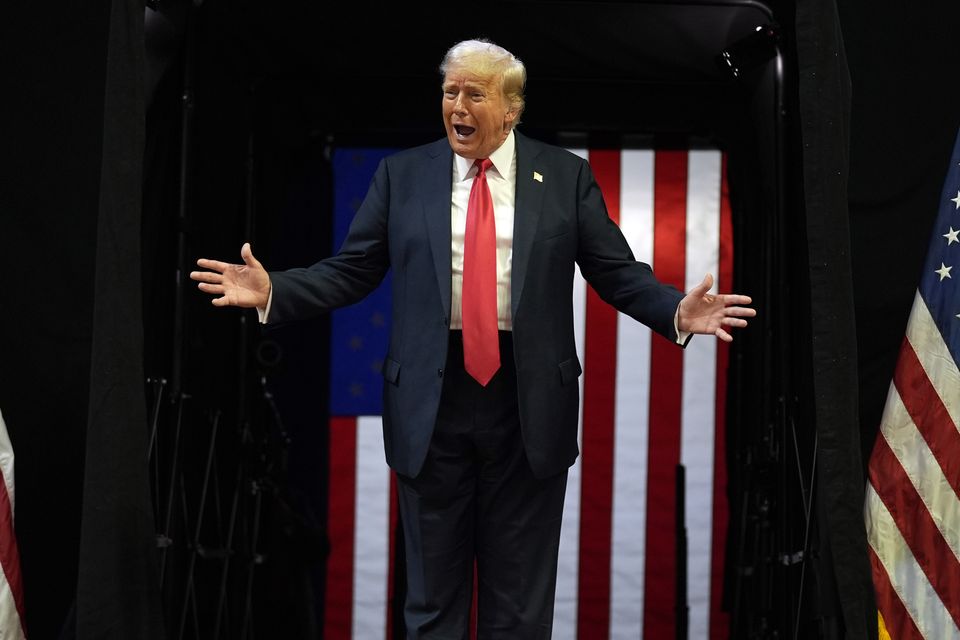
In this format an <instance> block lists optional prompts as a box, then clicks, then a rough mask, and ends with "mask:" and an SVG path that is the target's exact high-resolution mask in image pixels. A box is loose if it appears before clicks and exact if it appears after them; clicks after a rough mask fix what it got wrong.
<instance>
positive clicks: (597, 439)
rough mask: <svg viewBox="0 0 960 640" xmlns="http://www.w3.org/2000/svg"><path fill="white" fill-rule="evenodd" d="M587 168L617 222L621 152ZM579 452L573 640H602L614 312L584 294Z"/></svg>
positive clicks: (606, 605) (601, 155)
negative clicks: (591, 170)
mask: <svg viewBox="0 0 960 640" xmlns="http://www.w3.org/2000/svg"><path fill="white" fill-rule="evenodd" d="M590 166H591V167H592V169H593V173H594V175H595V176H596V179H597V183H598V184H599V185H600V190H601V192H602V193H603V196H604V201H605V202H606V204H607V212H608V213H609V214H610V218H611V219H612V220H613V221H614V222H616V223H618V224H619V222H620V151H619V150H614V151H610V150H604V151H595V150H591V151H590ZM584 334H585V335H584V372H585V375H584V378H583V452H582V455H581V468H582V473H581V477H582V478H583V481H582V484H581V489H580V491H581V494H580V563H579V567H580V568H579V575H580V582H579V588H578V590H577V636H578V637H579V638H583V639H584V640H589V639H592V638H606V637H607V635H608V633H609V628H610V540H611V527H612V524H611V511H612V507H613V437H614V435H613V434H614V415H613V414H614V390H615V389H616V379H615V378H616V371H617V312H616V310H614V308H613V307H611V306H609V305H608V304H607V303H605V302H603V301H602V300H601V299H600V296H598V295H597V293H596V291H594V290H593V289H592V288H590V289H588V291H587V309H586V330H585V332H584Z"/></svg>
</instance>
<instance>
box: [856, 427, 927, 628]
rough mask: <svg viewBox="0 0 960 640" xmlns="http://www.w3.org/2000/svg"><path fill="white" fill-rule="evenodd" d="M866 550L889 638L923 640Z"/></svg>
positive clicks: (877, 561)
mask: <svg viewBox="0 0 960 640" xmlns="http://www.w3.org/2000/svg"><path fill="white" fill-rule="evenodd" d="M880 439H881V440H882V439H883V438H882V437H881V438H880ZM867 548H868V549H869V550H870V565H871V566H872V567H873V587H874V590H875V591H876V593H877V609H879V610H880V614H881V615H882V616H883V624H884V626H886V628H887V632H888V633H889V634H890V637H891V638H896V640H923V634H922V633H920V630H919V629H917V625H916V623H915V622H914V621H913V618H911V617H910V614H909V613H908V612H907V609H906V608H905V607H904V606H903V602H902V601H901V600H900V596H898V595H897V592H896V590H895V589H894V588H893V584H891V582H890V576H889V575H887V570H886V568H885V567H884V566H883V563H882V562H880V558H878V557H877V552H876V551H874V550H873V547H870V546H868V547H867ZM878 624H879V623H878Z"/></svg>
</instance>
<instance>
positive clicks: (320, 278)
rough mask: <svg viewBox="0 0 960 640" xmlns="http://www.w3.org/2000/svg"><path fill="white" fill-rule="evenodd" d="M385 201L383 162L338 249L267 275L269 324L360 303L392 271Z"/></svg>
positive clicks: (387, 182)
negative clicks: (306, 263)
mask: <svg viewBox="0 0 960 640" xmlns="http://www.w3.org/2000/svg"><path fill="white" fill-rule="evenodd" d="M389 202H390V180H389V172H388V170H387V162H386V160H381V161H380V165H379V166H378V167H377V171H376V173H375V174H374V177H373V180H372V182H371V183H370V189H369V190H368V191H367V195H366V197H365V198H364V200H363V203H362V204H361V205H360V208H359V209H358V210H357V214H356V216H355V217H354V219H353V222H352V223H351V224H350V230H349V231H348V232H347V237H346V239H345V240H344V242H343V245H342V246H341V247H340V251H339V252H338V253H337V254H336V255H335V256H332V257H330V258H327V259H325V260H321V261H320V262H317V263H316V264H314V265H312V266H310V267H307V268H301V269H290V270H288V271H277V272H271V273H270V281H271V283H272V296H273V299H272V303H271V307H270V316H269V322H270V323H271V324H272V323H279V322H288V321H290V320H297V319H301V318H306V317H310V316H315V315H319V314H321V313H326V312H329V311H332V310H334V309H337V308H339V307H344V306H347V305H350V304H353V303H355V302H359V301H360V300H361V299H363V298H364V297H365V296H366V295H367V294H369V293H370V292H372V291H373V290H374V289H376V288H377V286H378V285H379V284H380V282H381V281H382V280H383V277H384V276H385V275H386V273H387V270H388V269H389V267H390V256H389V250H388V244H387V223H388V216H389Z"/></svg>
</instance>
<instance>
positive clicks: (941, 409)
mask: <svg viewBox="0 0 960 640" xmlns="http://www.w3.org/2000/svg"><path fill="white" fill-rule="evenodd" d="M939 206H940V211H939V215H938V216H937V221H936V223H935V225H934V231H933V236H932V238H931V241H930V248H929V251H928V253H927V259H926V263H925V264H924V267H923V274H922V276H921V278H920V286H919V288H918V290H917V294H916V297H915V298H914V302H913V308H912V310H911V312H910V318H909V320H908V322H907V334H906V336H905V337H904V340H903V344H902V345H901V347H900V355H899V358H898V360H897V366H896V370H895V371H894V375H893V382H892V383H891V385H890V391H889V393H888V394H887V403H886V406H885V407H884V412H883V417H882V419H881V423H880V433H879V434H878V436H877V440H876V443H875V444H874V448H873V453H872V455H871V456H870V465H869V483H868V484H867V491H866V504H865V506H864V516H865V519H866V526H867V536H868V540H869V543H870V560H871V563H872V565H873V582H874V587H875V589H876V593H877V605H878V608H879V624H880V632H881V636H882V637H884V634H889V635H888V636H885V637H890V638H895V639H896V640H909V639H912V638H931V639H932V638H936V639H938V640H939V639H941V638H944V639H946V638H960V499H958V495H960V431H958V425H960V372H958V370H957V363H958V362H960V290H958V288H957V282H958V278H960V268H958V270H957V271H956V272H953V268H954V267H960V237H958V236H960V231H958V229H960V137H958V138H957V143H956V145H955V147H954V150H953V157H952V158H951V161H950V168H949V170H948V171H947V177H946V183H945V185H944V188H943V195H942V197H941V201H940V205H939ZM954 245H956V246H954Z"/></svg>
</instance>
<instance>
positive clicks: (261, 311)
mask: <svg viewBox="0 0 960 640" xmlns="http://www.w3.org/2000/svg"><path fill="white" fill-rule="evenodd" d="M272 304H273V287H270V293H268V294H267V306H265V307H257V317H258V318H260V324H267V322H268V319H269V318H268V316H269V315H270V305H272ZM673 324H674V325H676V324H677V321H676V319H674V321H673Z"/></svg>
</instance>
